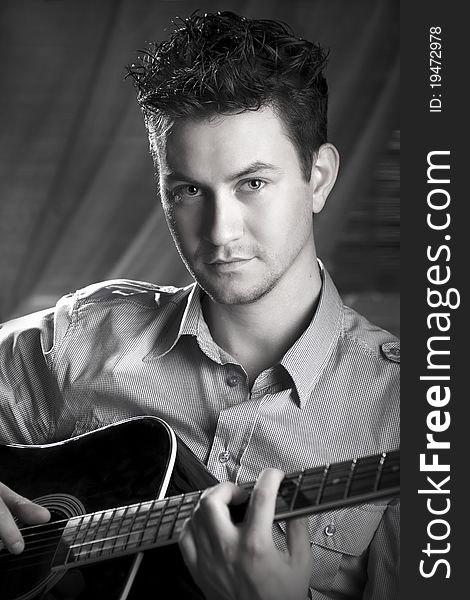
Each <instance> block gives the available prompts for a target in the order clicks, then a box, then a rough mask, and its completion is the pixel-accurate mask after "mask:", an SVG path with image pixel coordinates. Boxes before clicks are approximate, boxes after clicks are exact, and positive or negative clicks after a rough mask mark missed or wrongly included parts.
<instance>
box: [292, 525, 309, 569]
mask: <svg viewBox="0 0 470 600" xmlns="http://www.w3.org/2000/svg"><path fill="white" fill-rule="evenodd" d="M307 525H308V520H307V519H306V518H303V519H299V518H298V519H289V521H287V527H286V536H287V549H288V551H289V554H290V556H291V559H292V561H295V562H299V563H300V562H302V563H303V562H305V561H310V559H311V555H312V553H311V550H310V537H309V534H308V528H307Z"/></svg>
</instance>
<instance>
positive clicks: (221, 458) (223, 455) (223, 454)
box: [219, 450, 230, 465]
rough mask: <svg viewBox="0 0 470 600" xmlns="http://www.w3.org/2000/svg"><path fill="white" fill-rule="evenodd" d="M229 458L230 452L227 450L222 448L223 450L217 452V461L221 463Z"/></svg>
mask: <svg viewBox="0 0 470 600" xmlns="http://www.w3.org/2000/svg"><path fill="white" fill-rule="evenodd" d="M229 458H230V452H228V451H227V450H224V451H223V452H221V453H220V454H219V462H220V463H222V464H223V465H224V464H225V463H226V462H227V461H228V459H229Z"/></svg>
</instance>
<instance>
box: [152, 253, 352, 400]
mask: <svg viewBox="0 0 470 600" xmlns="http://www.w3.org/2000/svg"><path fill="white" fill-rule="evenodd" d="M318 263H319V266H320V273H321V277H322V287H321V291H320V296H319V300H318V304H317V308H316V311H315V314H314V316H313V318H312V320H311V322H310V324H309V325H308V327H307V329H306V330H305V331H304V332H303V334H302V335H301V336H300V338H299V339H298V340H297V341H296V342H295V343H294V345H293V346H292V347H291V348H290V349H289V350H288V351H287V352H286V354H285V355H284V357H283V358H282V360H281V363H280V364H281V365H282V366H283V367H284V369H285V370H286V371H287V373H288V374H289V375H290V377H291V379H292V381H293V383H294V385H295V388H296V392H297V396H298V402H299V406H300V408H302V407H303V406H304V404H305V402H306V401H307V399H308V397H309V395H310V392H311V390H312V388H313V386H314V385H315V382H316V381H317V379H318V377H319V376H320V374H321V373H322V371H323V368H324V366H325V364H326V362H327V360H328V358H329V356H330V354H331V351H332V349H333V347H334V346H335V345H336V343H337V341H338V338H339V334H340V331H341V323H342V317H343V303H342V301H341V298H340V296H339V294H338V291H337V289H336V287H335V285H334V283H333V281H332V280H331V277H330V276H329V274H328V272H327V271H326V269H325V268H324V267H323V265H322V263H321V262H320V261H318ZM186 289H189V290H190V291H189V294H188V296H187V297H186V299H185V300H183V301H182V302H181V304H180V305H179V306H178V308H177V311H178V312H177V313H176V314H173V315H172V318H170V319H169V321H168V325H167V327H165V328H164V330H163V332H162V333H161V335H160V336H159V338H158V340H157V342H156V344H155V346H154V350H153V351H152V353H151V354H152V356H153V357H154V358H160V357H162V356H163V355H165V354H167V353H168V352H170V351H171V350H172V349H173V348H174V347H175V345H176V344H177V342H178V340H179V339H180V337H181V336H182V335H190V336H195V337H197V338H198V343H199V345H200V346H201V349H203V350H204V351H205V352H206V353H207V354H208V355H209V356H210V357H211V358H212V359H213V360H215V361H216V362H218V363H219V364H223V363H225V362H227V360H228V359H227V356H226V353H224V352H223V350H221V349H220V348H218V346H216V344H215V342H214V341H213V340H212V338H211V336H210V333H209V330H208V328H207V325H206V323H205V321H204V317H203V315H202V308H201V292H202V290H201V288H200V287H199V286H198V285H197V284H192V285H191V286H189V287H188V288H186ZM178 313H179V314H178ZM217 350H218V351H217Z"/></svg>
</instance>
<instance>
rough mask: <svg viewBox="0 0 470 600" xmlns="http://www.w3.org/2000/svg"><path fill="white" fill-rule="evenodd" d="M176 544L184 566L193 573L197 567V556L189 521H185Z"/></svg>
mask: <svg viewBox="0 0 470 600" xmlns="http://www.w3.org/2000/svg"><path fill="white" fill-rule="evenodd" d="M178 543H179V547H180V550H181V554H182V556H183V560H184V562H185V564H186V566H187V567H188V569H189V570H190V571H191V572H194V571H195V570H196V566H197V557H198V554H197V547H196V542H195V541H194V534H193V530H192V527H191V519H186V521H185V522H184V525H183V529H182V530H181V533H180V537H179V540H178Z"/></svg>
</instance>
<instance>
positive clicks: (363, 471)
mask: <svg viewBox="0 0 470 600" xmlns="http://www.w3.org/2000/svg"><path fill="white" fill-rule="evenodd" d="M399 473H400V462H399V451H398V450H396V451H392V452H389V453H382V454H378V455H375V456H366V457H363V458H356V459H354V460H352V461H343V462H338V463H331V464H328V465H326V466H323V467H315V468H312V469H305V470H304V471H299V472H296V473H291V474H289V475H286V476H285V478H284V480H283V481H282V483H281V485H280V487H279V493H278V497H277V501H276V517H275V518H276V520H279V519H284V518H289V517H291V516H294V515H295V514H296V513H299V514H304V515H308V514H311V513H313V512H318V511H319V510H324V508H322V507H328V508H331V509H334V508H337V507H341V506H347V505H348V504H353V503H355V501H357V498H360V499H361V501H365V500H369V499H373V498H377V497H383V496H386V495H387V491H389V490H392V491H393V493H397V492H398V489H399ZM243 487H244V488H245V489H246V490H247V491H249V492H251V491H252V489H253V487H254V482H250V483H246V484H243ZM202 493H203V492H202V491H197V492H191V493H188V494H181V495H179V496H173V497H169V498H164V499H162V500H149V501H147V502H142V503H138V504H134V505H130V506H123V507H119V508H113V509H109V510H104V511H99V512H96V513H92V514H87V515H82V516H79V517H73V518H71V519H69V521H68V523H67V525H66V527H65V529H64V531H63V534H62V540H61V543H60V544H59V547H58V549H57V552H56V555H55V556H54V559H53V567H54V568H56V567H57V566H60V565H67V564H72V563H76V562H92V561H94V560H98V559H100V558H107V557H111V556H113V555H122V554H126V553H129V552H131V551H132V552H134V551H139V550H146V549H148V548H152V547H156V546H160V545H164V544H168V543H172V542H173V541H176V540H177V538H178V536H179V534H180V532H181V530H182V528H183V525H184V523H185V521H186V519H188V518H190V517H191V516H192V514H193V512H194V509H195V507H196V505H197V503H198V501H199V498H200V496H201V494H202Z"/></svg>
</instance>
